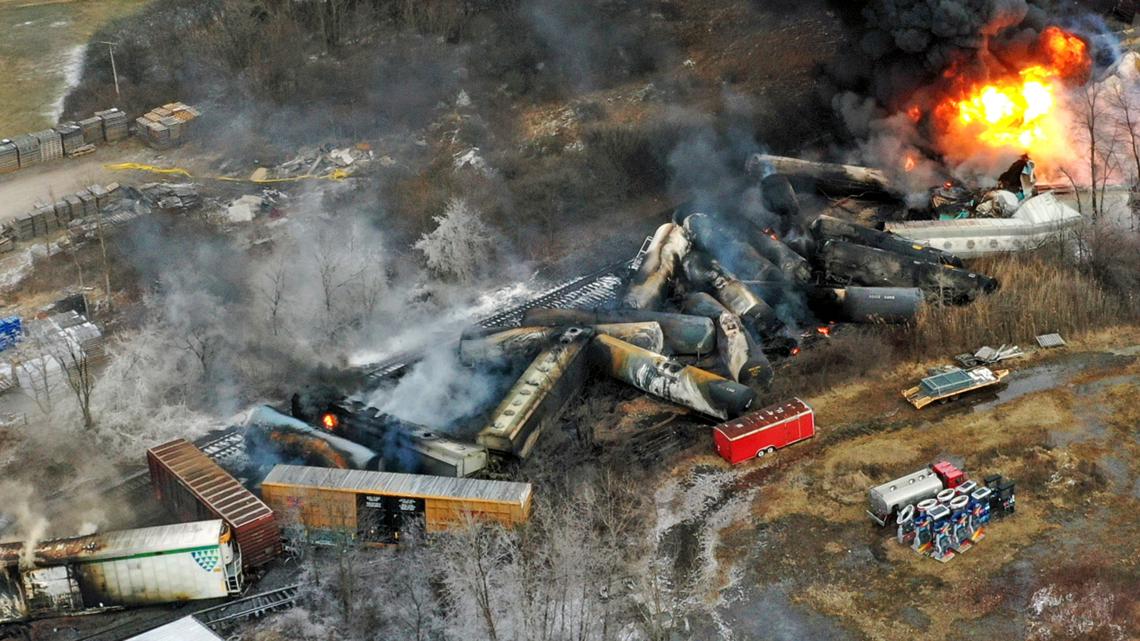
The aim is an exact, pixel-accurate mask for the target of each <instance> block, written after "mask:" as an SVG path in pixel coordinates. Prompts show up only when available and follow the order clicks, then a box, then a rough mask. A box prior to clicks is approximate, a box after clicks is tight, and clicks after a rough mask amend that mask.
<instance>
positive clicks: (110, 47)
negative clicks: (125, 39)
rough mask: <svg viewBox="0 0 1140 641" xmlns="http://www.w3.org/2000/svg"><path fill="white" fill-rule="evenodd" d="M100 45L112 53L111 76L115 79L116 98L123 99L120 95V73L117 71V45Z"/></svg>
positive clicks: (104, 43)
mask: <svg viewBox="0 0 1140 641" xmlns="http://www.w3.org/2000/svg"><path fill="white" fill-rule="evenodd" d="M99 44H103V45H107V51H109V52H110V53H111V75H112V76H113V77H114V78H115V97H116V98H122V96H121V95H120V94H119V72H118V70H116V69H115V45H116V44H117V43H114V42H104V41H100V42H99Z"/></svg>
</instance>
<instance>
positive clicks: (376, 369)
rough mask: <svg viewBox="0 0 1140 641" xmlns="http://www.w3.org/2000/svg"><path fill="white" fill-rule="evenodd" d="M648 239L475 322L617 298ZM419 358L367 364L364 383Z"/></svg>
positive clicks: (408, 355) (501, 323) (498, 324)
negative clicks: (632, 253) (619, 258)
mask: <svg viewBox="0 0 1140 641" xmlns="http://www.w3.org/2000/svg"><path fill="white" fill-rule="evenodd" d="M650 240H651V239H649V238H647V239H646V242H645V243H644V244H642V247H641V250H640V251H639V252H638V253H637V256H636V257H634V259H633V260H628V261H623V262H620V263H614V264H612V265H608V266H606V267H603V268H602V269H599V270H598V271H596V272H593V273H590V274H586V275H585V276H579V277H578V278H574V279H571V280H569V281H566V282H564V283H562V284H560V285H557V286H555V287H554V288H552V289H549V290H547V291H545V292H543V293H542V294H539V295H538V296H535V297H534V298H531V299H529V300H527V301H525V302H523V303H521V304H519V305H516V306H515V307H512V308H510V309H506V310H503V311H501V312H499V313H497V314H494V315H492V316H488V317H486V318H483V319H480V320H477V321H475V323H474V324H476V325H479V326H480V327H485V328H488V329H491V328H503V329H508V328H511V327H519V326H520V325H521V324H522V319H523V315H524V314H526V312H527V310H530V309H535V308H539V307H544V308H555V309H593V308H596V307H601V306H604V305H607V304H609V303H612V302H613V301H615V300H617V297H618V294H619V293H620V292H621V288H622V286H623V285H624V284H625V280H626V277H627V276H628V274H629V273H630V272H631V271H633V270H636V269H637V268H638V267H639V266H640V265H641V261H642V260H644V257H645V252H646V250H647V248H648V243H649V241H650ZM421 358H422V352H419V351H409V352H402V353H400V354H396V355H395V356H392V357H391V358H388V359H387V360H384V361H381V362H380V363H377V364H375V365H372V366H370V368H369V371H368V373H367V374H365V375H364V381H365V386H366V387H369V388H375V387H376V386H377V385H379V384H380V383H381V382H383V381H384V379H387V378H390V377H392V376H396V375H399V374H401V373H402V372H403V371H404V370H405V369H406V368H407V367H408V366H410V365H412V364H414V363H416V362H417V361H419V360H420V359H421Z"/></svg>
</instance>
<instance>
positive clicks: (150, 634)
mask: <svg viewBox="0 0 1140 641" xmlns="http://www.w3.org/2000/svg"><path fill="white" fill-rule="evenodd" d="M126 641H222V637H220V636H218V635H216V634H214V631H213V630H211V629H210V628H208V627H206V626H205V625H204V624H202V623H201V622H199V621H198V619H195V618H194V617H192V616H188V617H182V618H181V619H178V620H177V621H174V622H172V623H167V624H166V625H162V626H159V627H157V628H154V629H152V630H147V631H146V632H143V633H142V634H140V635H137V636H133V637H130V638H128V639H126Z"/></svg>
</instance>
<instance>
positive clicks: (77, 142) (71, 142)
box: [55, 122, 87, 156]
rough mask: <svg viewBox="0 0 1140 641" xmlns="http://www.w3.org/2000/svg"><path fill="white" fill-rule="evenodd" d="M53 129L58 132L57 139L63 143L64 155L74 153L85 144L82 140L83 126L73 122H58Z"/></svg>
mask: <svg viewBox="0 0 1140 641" xmlns="http://www.w3.org/2000/svg"><path fill="white" fill-rule="evenodd" d="M55 130H56V131H57V132H59V140H60V143H61V144H62V145H63V155H65V156H70V155H72V154H74V153H75V152H76V151H77V150H78V149H79V148H80V147H82V146H84V145H85V144H87V143H85V142H84V141H83V128H82V127H80V126H79V125H78V124H76V123H74V122H63V123H60V124H59V125H58V126H56V128H55Z"/></svg>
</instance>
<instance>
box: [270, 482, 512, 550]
mask: <svg viewBox="0 0 1140 641" xmlns="http://www.w3.org/2000/svg"><path fill="white" fill-rule="evenodd" d="M261 493H262V496H264V497H265V500H266V502H268V503H269V505H270V506H271V507H272V508H273V509H274V510H276V511H277V512H278V513H280V514H283V515H285V516H284V518H285V519H286V522H287V523H289V525H287V526H286V529H287V530H290V531H293V532H294V533H295V534H297V535H299V536H303V537H304V538H306V539H307V540H309V541H311V542H315V543H325V542H335V541H342V540H346V539H348V540H355V541H358V542H361V543H374V544H391V543H397V542H399V540H400V536H401V534H406V533H408V532H410V531H415V530H417V529H422V530H423V531H424V532H427V533H433V532H443V531H446V530H448V529H450V528H454V527H460V526H463V525H464V524H466V523H467V521H468V519H474V520H477V521H491V522H498V523H501V524H503V525H508V526H509V525H516V524H518V523H522V522H523V521H525V520H526V519H527V518H528V517H529V516H530V508H531V485H530V483H515V482H512V481H489V480H483V479H456V478H449V477H444V476H428V475H424V474H397V473H394V472H368V471H363V470H334V469H326V468H321V467H304V466H299V465H277V466H275V467H274V468H273V470H272V471H271V472H270V473H269V475H268V476H266V477H265V480H264V481H262V483H261Z"/></svg>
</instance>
